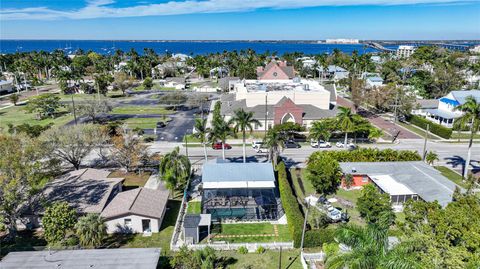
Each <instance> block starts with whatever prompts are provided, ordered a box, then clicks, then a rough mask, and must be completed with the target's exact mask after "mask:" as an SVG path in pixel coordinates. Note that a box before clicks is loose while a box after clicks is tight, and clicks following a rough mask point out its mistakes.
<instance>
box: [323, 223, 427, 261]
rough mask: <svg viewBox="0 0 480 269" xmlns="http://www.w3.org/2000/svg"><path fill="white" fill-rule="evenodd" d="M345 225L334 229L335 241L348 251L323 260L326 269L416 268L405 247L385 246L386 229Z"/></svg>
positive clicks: (379, 226) (376, 226) (375, 226)
mask: <svg viewBox="0 0 480 269" xmlns="http://www.w3.org/2000/svg"><path fill="white" fill-rule="evenodd" d="M381 226H383V225H372V224H369V225H367V226H366V227H365V226H364V227H362V226H358V225H345V226H342V227H340V228H338V229H337V231H336V237H335V238H336V239H337V240H338V241H339V243H342V244H345V245H346V246H347V247H349V250H348V251H346V252H342V251H340V252H337V253H335V254H332V255H331V256H327V258H326V268H327V269H343V268H356V269H375V268H386V269H394V268H418V267H419V266H418V264H417V263H416V262H415V260H414V257H413V256H414V255H412V253H411V251H410V249H408V248H407V247H406V245H405V244H403V245H402V244H400V245H397V246H395V247H393V248H391V247H389V244H388V227H386V228H383V227H381Z"/></svg>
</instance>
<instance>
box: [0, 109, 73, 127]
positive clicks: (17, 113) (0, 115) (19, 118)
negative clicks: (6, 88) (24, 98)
mask: <svg viewBox="0 0 480 269" xmlns="http://www.w3.org/2000/svg"><path fill="white" fill-rule="evenodd" d="M58 112H59V113H58V116H57V117H55V118H50V117H49V118H45V119H42V120H37V119H36V114H35V113H28V112H27V111H26V110H25V106H13V107H9V108H5V109H2V110H0V130H2V132H6V131H7V130H8V124H9V123H11V124H13V125H14V126H17V125H21V124H24V123H27V124H30V125H41V126H45V125H48V124H50V123H53V125H55V126H62V125H65V124H66V123H67V122H70V121H72V120H73V115H72V114H71V113H69V112H68V111H67V109H66V108H62V109H60V110H59V111H58Z"/></svg>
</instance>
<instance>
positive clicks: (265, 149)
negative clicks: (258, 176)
mask: <svg viewBox="0 0 480 269" xmlns="http://www.w3.org/2000/svg"><path fill="white" fill-rule="evenodd" d="M255 150H256V151H257V153H268V152H269V151H270V150H269V149H268V148H267V147H264V146H260V147H257V148H255Z"/></svg>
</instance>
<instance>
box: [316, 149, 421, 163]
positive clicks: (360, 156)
mask: <svg viewBox="0 0 480 269" xmlns="http://www.w3.org/2000/svg"><path fill="white" fill-rule="evenodd" d="M325 155H326V156H330V157H331V158H332V159H334V160H336V161H338V162H400V161H421V160H422V157H420V155H419V154H418V153H417V152H416V151H414V150H393V149H383V150H380V149H377V148H359V149H357V150H352V151H348V150H328V151H316V152H314V153H312V155H310V157H309V158H308V162H314V161H315V160H317V159H321V158H322V157H323V156H325Z"/></svg>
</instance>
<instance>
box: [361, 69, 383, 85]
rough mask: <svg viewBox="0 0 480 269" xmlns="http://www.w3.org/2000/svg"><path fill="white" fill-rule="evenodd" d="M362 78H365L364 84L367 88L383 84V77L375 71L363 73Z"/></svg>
mask: <svg viewBox="0 0 480 269" xmlns="http://www.w3.org/2000/svg"><path fill="white" fill-rule="evenodd" d="M362 78H363V79H364V80H365V84H366V85H365V86H366V87H367V88H373V87H382V86H383V78H381V77H380V75H379V74H377V73H367V72H365V73H363V74H362Z"/></svg>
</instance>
